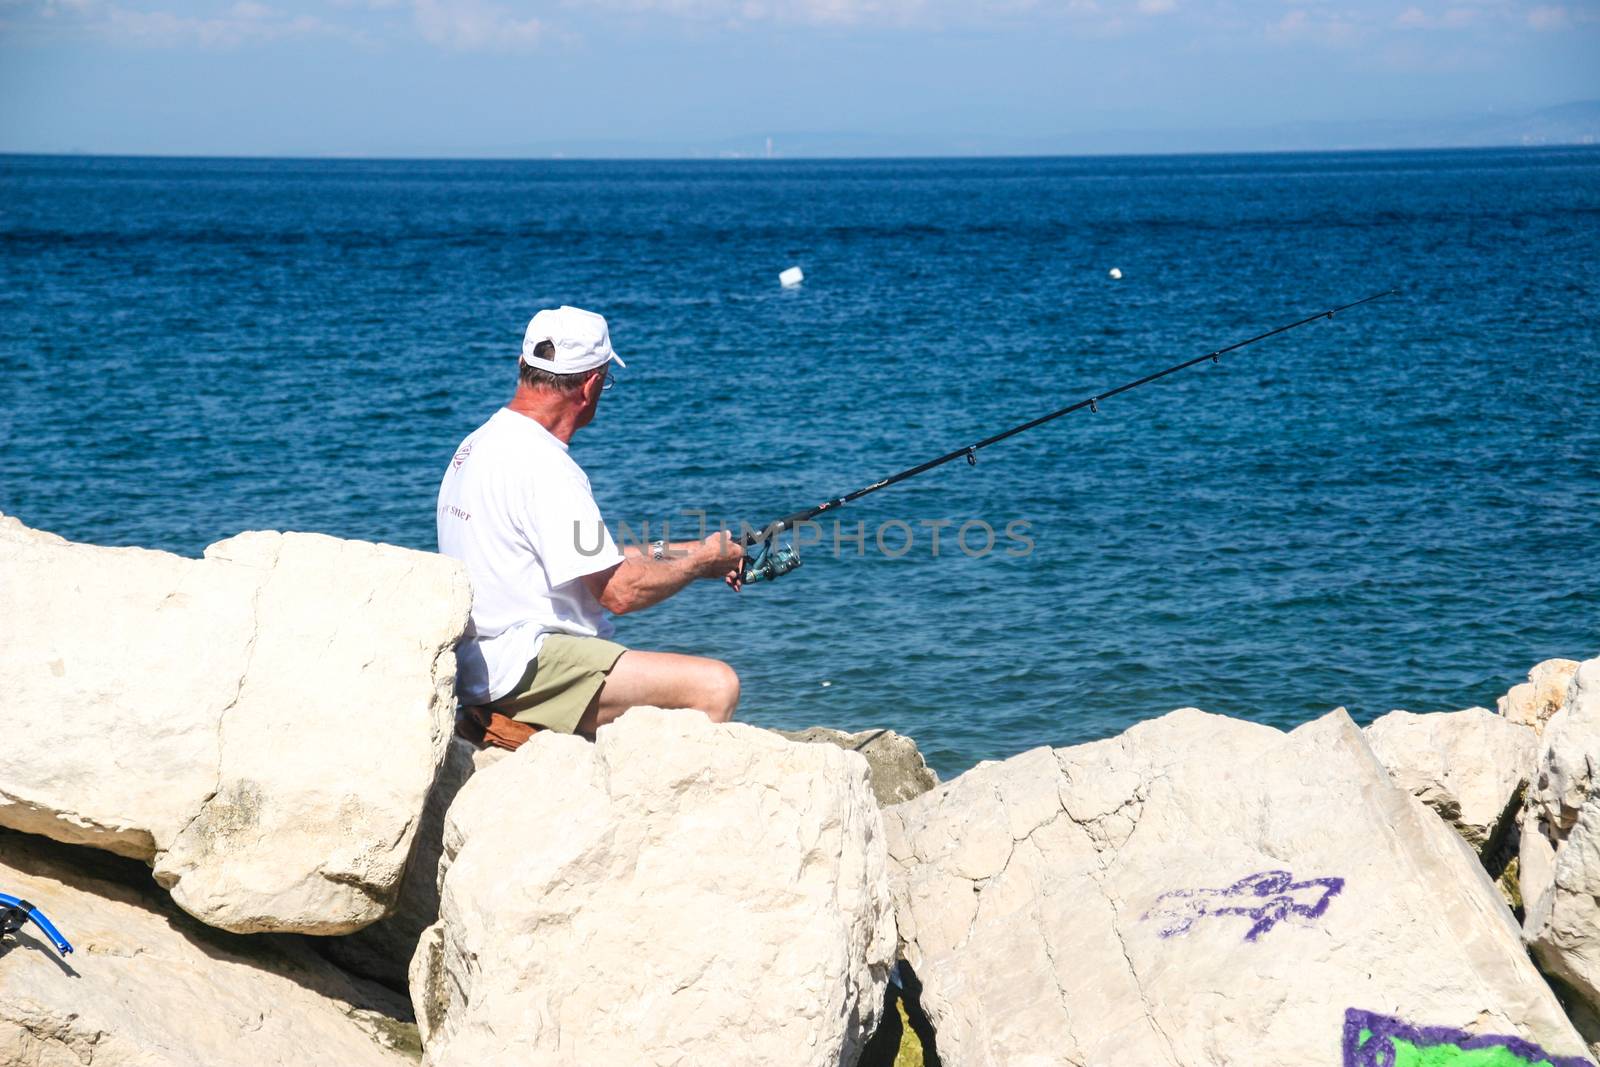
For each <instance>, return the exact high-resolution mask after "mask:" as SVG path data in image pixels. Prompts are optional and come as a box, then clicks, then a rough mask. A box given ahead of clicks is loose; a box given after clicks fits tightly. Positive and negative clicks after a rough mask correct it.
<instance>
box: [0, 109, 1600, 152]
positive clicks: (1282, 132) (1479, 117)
mask: <svg viewBox="0 0 1600 1067" xmlns="http://www.w3.org/2000/svg"><path fill="white" fill-rule="evenodd" d="M1593 146H1600V100H1581V101H1574V102H1571V103H1566V104H1559V105H1556V106H1553V107H1545V108H1539V109H1536V110H1531V111H1516V112H1510V113H1505V114H1496V113H1485V114H1475V115H1455V116H1443V117H1436V118H1424V119H1364V120H1349V121H1307V122H1288V123H1277V124H1273V125H1264V126H1241V127H1237V128H1230V129H1204V130H1194V129H1176V128H1174V129H1164V128H1160V127H1151V128H1140V129H1110V130H1086V131H1077V132H1069V133H1058V134H1048V135H1036V136H1029V135H1004V134H993V133H966V134H959V133H958V134H948V135H940V136H937V137H934V136H919V135H903V134H885V133H880V132H873V131H865V132H863V131H789V132H773V133H747V134H739V135H734V136H729V137H723V138H716V139H709V140H689V141H643V140H637V139H615V140H598V139H588V140H544V141H530V142H528V143H526V144H521V145H516V144H502V145H478V146H473V145H455V146H440V147H439V148H437V149H433V150H427V149H418V148H415V147H400V146H395V147H394V148H392V149H385V148H383V147H380V146H371V147H367V148H363V149H361V150H358V151H355V152H351V153H348V154H342V153H341V154H327V153H315V152H311V153H298V152H282V153H277V152H275V153H263V154H259V155H256V154H252V155H233V154H215V153H211V152H206V151H198V150H197V151H192V152H190V151H185V152H157V153H139V152H133V153H126V152H101V151H98V150H95V149H92V148H87V147H83V148H79V147H76V146H60V147H56V146H43V145H30V146H9V145H7V146H0V158H5V157H13V156H44V157H57V156H59V157H85V156H88V157H104V158H129V159H316V160H351V161H361V160H369V161H371V160H393V161H399V160H430V161H433V160H437V161H468V160H483V161H507V162H510V161H530V162H531V161H557V160H567V161H574V162H581V161H600V160H607V161H611V160H615V161H619V162H622V161H654V160H659V161H662V162H692V161H719V160H721V161H736V160H745V161H752V162H762V163H767V162H783V161H794V160H856V159H859V160H873V159H1032V158H1046V157H1049V158H1054V157H1070V158H1101V157H1113V158H1116V157H1151V156H1211V155H1283V154H1302V153H1305V154H1327V153H1344V152H1408V151H1418V152H1423V151H1452V150H1471V149H1510V148H1582V147H1593Z"/></svg>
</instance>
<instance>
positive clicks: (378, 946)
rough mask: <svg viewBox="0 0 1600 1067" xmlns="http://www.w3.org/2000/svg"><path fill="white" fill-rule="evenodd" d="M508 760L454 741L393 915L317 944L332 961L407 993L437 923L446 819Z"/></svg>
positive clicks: (492, 750)
mask: <svg viewBox="0 0 1600 1067" xmlns="http://www.w3.org/2000/svg"><path fill="white" fill-rule="evenodd" d="M510 755H511V753H510V752H507V751H506V750H505V749H503V748H479V747H478V746H477V745H474V744H472V743H470V742H468V741H464V740H462V739H461V738H459V737H453V738H451V739H450V747H449V750H448V752H447V753H446V755H445V761H444V766H443V767H440V768H439V776H438V778H436V779H435V780H434V783H433V789H432V791H430V792H429V793H428V803H427V806H426V807H425V808H424V809H423V812H422V821H421V823H419V824H418V827H417V837H416V841H415V842H414V843H413V844H412V846H411V858H410V860H408V861H407V863H406V873H405V877H404V878H402V879H401V881H400V895H399V899H398V902H397V903H396V905H395V909H394V913H393V914H392V915H390V916H389V917H388V918H386V919H380V920H378V921H377V922H375V923H373V924H372V925H371V926H369V927H367V928H366V929H364V930H357V931H356V932H355V933H353V934H349V935H346V936H345V937H325V938H319V939H318V944H317V947H318V948H320V949H322V950H323V952H324V953H325V954H326V955H327V957H328V958H329V959H331V960H333V961H334V962H335V963H337V964H339V966H341V967H343V968H345V969H346V970H348V971H351V972H353V973H355V974H359V975H362V976H363V977H366V978H371V979H373V980H374V981H378V982H382V983H383V984H384V985H386V986H389V987H390V988H392V989H405V988H406V981H407V975H408V973H409V971H410V968H411V957H412V956H414V955H415V954H416V951H417V942H418V941H419V940H420V939H421V937H422V932H423V931H424V930H426V929H427V928H428V927H429V926H431V925H432V924H433V923H435V922H437V921H438V919H439V860H440V858H441V857H442V856H443V854H444V819H445V813H446V812H447V811H449V810H450V805H451V804H452V803H454V801H455V798H456V794H457V793H459V792H461V787H462V786H464V785H466V784H467V779H469V778H471V777H472V776H473V774H474V773H476V772H477V771H481V770H484V769H485V768H487V767H492V766H494V765H495V764H496V763H498V762H499V761H500V760H503V759H506V758H507V757H509V756H510Z"/></svg>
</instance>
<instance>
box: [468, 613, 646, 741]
mask: <svg viewBox="0 0 1600 1067" xmlns="http://www.w3.org/2000/svg"><path fill="white" fill-rule="evenodd" d="M626 651H628V650H627V649H626V648H624V647H623V646H621V645H619V644H617V643H616V642H615V641H607V640H606V639H605V638H603V637H573V636H572V635H571V634H546V635H545V639H544V643H543V644H541V645H540V646H539V655H538V656H536V657H535V658H534V660H533V662H532V663H530V664H528V669H527V670H526V671H524V672H523V674H522V679H521V680H520V681H518V682H517V684H516V686H515V687H514V688H513V689H512V690H511V692H509V693H507V694H506V695H505V696H503V697H501V698H500V699H499V700H491V701H490V702H489V703H488V704H486V705H485V707H487V708H489V709H490V710H491V711H498V712H499V713H500V714H502V715H506V716H509V717H511V718H513V719H515V720H517V721H518V722H526V723H532V724H534V725H535V726H542V727H544V728H545V729H547V730H559V731H561V732H562V733H565V734H570V733H572V732H573V731H574V730H576V729H577V727H578V720H579V719H581V718H583V713H584V712H586V711H588V710H589V705H590V704H593V703H594V701H595V698H596V697H598V696H599V695H600V687H601V686H602V685H604V684H605V682H606V675H607V674H609V673H610V672H611V668H612V667H615V666H616V665H617V660H619V659H621V658H622V654H623V653H624V652H626Z"/></svg>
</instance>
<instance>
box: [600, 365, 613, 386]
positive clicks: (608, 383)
mask: <svg viewBox="0 0 1600 1067" xmlns="http://www.w3.org/2000/svg"><path fill="white" fill-rule="evenodd" d="M616 384H617V379H616V376H615V375H613V374H612V373H611V371H610V370H609V369H607V371H606V376H605V380H604V381H602V382H601V383H600V388H601V389H610V388H611V387H612V386H613V385H616Z"/></svg>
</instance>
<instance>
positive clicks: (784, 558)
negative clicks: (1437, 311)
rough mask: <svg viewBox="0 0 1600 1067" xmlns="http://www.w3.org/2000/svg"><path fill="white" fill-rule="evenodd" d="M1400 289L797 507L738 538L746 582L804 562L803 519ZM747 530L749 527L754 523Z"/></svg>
mask: <svg viewBox="0 0 1600 1067" xmlns="http://www.w3.org/2000/svg"><path fill="white" fill-rule="evenodd" d="M1399 292H1400V290H1398V289H1385V290H1384V291H1383V292H1381V293H1373V294H1372V295H1371V296H1364V297H1362V298H1361V299H1360V300H1352V301H1350V303H1348V304H1340V305H1339V306H1338V307H1332V308H1328V309H1327V310H1326V311H1319V312H1317V313H1316V314H1315V315H1307V316H1306V317H1305V318H1303V319H1299V320H1297V321H1295V322H1291V323H1288V324H1287V325H1284V326H1278V327H1275V328H1273V329H1270V330H1268V331H1266V332H1265V333H1258V334H1256V335H1255V336H1254V337H1251V338H1248V339H1246V340H1243V341H1236V342H1235V343H1233V344H1231V345H1228V346H1226V347H1224V348H1218V349H1215V350H1213V351H1211V352H1207V353H1206V354H1205V355H1203V356H1195V357H1194V358H1193V359H1186V360H1184V361H1183V362H1182V363H1174V364H1173V365H1172V366H1170V367H1167V368H1166V369H1164V370H1158V371H1156V372H1155V373H1154V374H1146V375H1145V376H1144V377H1143V378H1135V379H1134V380H1133V381H1131V382H1124V383H1123V384H1122V385H1119V386H1117V387H1116V388H1115V389H1108V390H1106V391H1105V392H1103V393H1096V394H1094V395H1093V396H1090V397H1086V398H1084V399H1083V400H1079V401H1077V402H1076V403H1072V404H1068V405H1067V406H1066V407H1064V408H1057V409H1056V410H1055V411H1052V412H1050V413H1049V414H1046V415H1040V416H1039V417H1038V418H1036V419H1029V420H1028V421H1027V422H1024V423H1021V424H1019V425H1017V426H1013V427H1011V428H1010V429H1009V430H1001V431H1000V432H999V433H997V434H993V435H991V436H989V437H985V438H984V439H983V440H981V441H974V442H973V443H972V444H970V445H964V446H962V447H961V448H957V449H953V450H952V451H949V452H946V453H945V454H944V455H942V456H936V457H934V458H933V459H930V460H928V461H927V462H926V463H919V464H917V465H916V466H915V467H907V468H906V469H905V470H903V471H901V472H899V473H898V474H891V475H889V477H887V478H883V479H881V480H879V481H876V482H873V483H872V484H871V485H864V486H862V487H861V488H860V489H857V490H856V491H855V492H853V493H846V494H845V495H844V496H840V497H834V498H833V499H831V500H824V501H823V502H822V503H820V504H818V505H817V506H816V507H814V508H807V509H806V510H805V511H797V512H795V513H794V514H793V515H785V516H784V517H783V518H781V519H774V520H773V521H772V522H770V523H768V524H767V525H766V526H764V527H762V528H761V529H759V530H752V531H749V532H746V533H744V534H743V535H741V536H740V537H739V538H738V541H739V544H741V545H743V546H744V547H746V548H749V547H750V546H752V545H760V546H761V549H760V551H758V552H756V553H754V554H753V555H750V554H747V555H746V558H745V564H744V572H743V580H744V581H746V582H759V581H773V580H775V579H777V578H780V577H782V576H783V575H785V574H788V573H789V572H790V571H792V570H794V569H795V568H796V567H798V566H800V554H799V552H797V551H796V550H795V549H794V548H793V547H791V546H780V545H778V543H777V538H778V535H779V534H782V533H783V532H784V531H785V530H792V529H794V528H795V527H796V526H798V525H800V524H801V523H803V522H810V521H811V520H812V519H814V518H816V517H817V516H818V515H821V514H822V513H823V512H827V511H833V510H834V509H836V508H842V507H844V506H845V505H846V504H848V503H850V502H851V501H854V500H860V499H861V498H862V497H864V496H866V495H867V494H868V493H876V492H877V491H878V490H879V489H887V488H888V487H889V486H891V485H894V484H895V483H897V482H903V481H905V480H906V479H907V478H915V477H916V476H917V475H919V474H924V473H926V472H928V471H931V470H933V469H934V468H935V467H942V466H944V465H945V464H946V463H949V462H951V461H953V460H957V459H961V458H962V457H965V458H966V461H967V463H968V464H969V465H970V466H974V467H975V466H977V465H978V450H979V449H980V448H988V447H989V446H990V445H995V444H999V443H1000V442H1001V441H1004V440H1005V439H1006V438H1008V437H1015V436H1016V435H1017V434H1019V433H1026V432H1027V431H1029V430H1032V429H1034V428H1035V427H1038V426H1043V425H1044V424H1045V423H1047V422H1051V421H1053V420H1055V419H1059V418H1061V417H1062V416H1063V415H1070V414H1072V413H1073V412H1074V411H1080V410H1082V409H1083V408H1088V409H1089V410H1090V411H1091V412H1093V413H1098V412H1099V411H1100V402H1101V401H1103V400H1109V399H1111V398H1112V397H1114V396H1118V395H1120V394H1122V393H1126V392H1128V391H1129V390H1131V389H1137V388H1139V387H1140V386H1141V385H1149V384H1150V383H1151V382H1153V381H1158V380H1159V379H1161V378H1165V377H1166V376H1167V375H1169V374H1176V373H1178V372H1179V371H1181V370H1187V369H1189V368H1190V367H1193V366H1197V365H1198V364H1201V363H1205V362H1207V361H1209V362H1212V363H1221V362H1222V357H1223V356H1225V355H1227V354H1228V353H1229V352H1237V351H1238V350H1239V349H1241V348H1247V347H1249V346H1250V345H1253V344H1255V343H1256V342H1257V341H1265V340H1266V339H1267V338H1269V337H1276V336H1278V335H1279V334H1280V333H1288V332H1289V331H1290V330H1297V329H1299V328H1300V327H1302V326H1305V325H1307V324H1308V323H1313V322H1316V321H1318V320H1319V319H1331V318H1333V317H1334V316H1335V315H1337V314H1338V313H1339V312H1341V311H1348V310H1350V309H1351V308H1353V307H1360V306H1361V305H1362V304H1370V303H1371V302H1372V301H1374V300H1381V299H1382V298H1383V297H1386V296H1394V295H1396V294H1398V293H1399ZM746 529H747V530H748V527H747V528H746Z"/></svg>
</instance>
